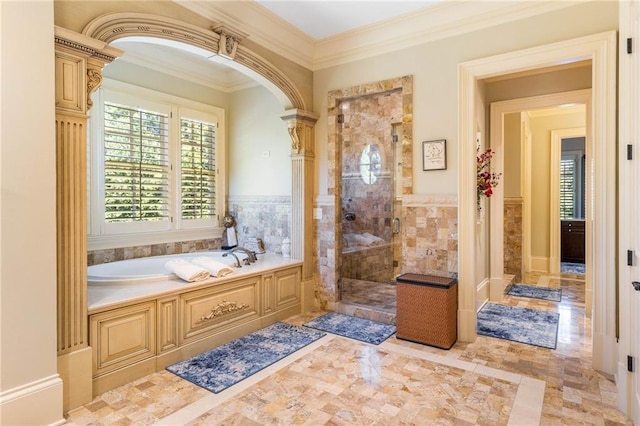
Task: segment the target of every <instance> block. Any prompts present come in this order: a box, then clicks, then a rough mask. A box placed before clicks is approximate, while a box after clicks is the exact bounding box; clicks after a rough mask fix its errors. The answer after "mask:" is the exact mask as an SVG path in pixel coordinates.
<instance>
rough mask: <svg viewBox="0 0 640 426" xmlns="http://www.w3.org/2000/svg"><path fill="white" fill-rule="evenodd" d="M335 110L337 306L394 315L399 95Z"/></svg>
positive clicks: (347, 101) (345, 103) (360, 100)
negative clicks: (338, 228) (338, 221)
mask: <svg viewBox="0 0 640 426" xmlns="http://www.w3.org/2000/svg"><path fill="white" fill-rule="evenodd" d="M339 107H340V114H339V116H338V122H339V125H338V142H339V144H338V146H339V147H340V151H341V163H342V167H341V183H342V198H341V200H340V201H341V206H340V209H341V231H342V235H341V240H342V241H341V247H342V250H341V261H342V262H341V263H342V268H341V272H342V273H341V281H340V290H341V301H342V302H344V303H355V304H360V305H366V306H369V307H373V308H376V309H382V310H389V311H395V285H394V283H393V280H394V278H395V276H396V275H397V274H398V272H399V264H398V263H399V262H398V259H400V230H401V226H402V224H401V221H400V214H399V210H400V205H399V203H396V192H397V186H398V185H397V182H400V177H399V176H398V173H399V171H401V158H402V152H401V144H400V143H399V141H398V139H399V134H400V133H401V124H400V122H401V118H402V112H403V111H402V95H401V92H400V91H399V90H395V91H389V92H382V93H376V94H373V95H369V96H361V97H355V98H351V99H343V100H342V101H341V103H340V105H339Z"/></svg>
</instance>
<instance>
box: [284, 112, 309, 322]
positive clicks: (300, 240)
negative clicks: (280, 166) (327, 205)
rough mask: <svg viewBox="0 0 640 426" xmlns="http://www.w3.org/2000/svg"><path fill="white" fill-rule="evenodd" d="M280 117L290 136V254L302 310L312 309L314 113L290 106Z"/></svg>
mask: <svg viewBox="0 0 640 426" xmlns="http://www.w3.org/2000/svg"><path fill="white" fill-rule="evenodd" d="M281 117H282V119H283V120H284V121H285V122H286V123H287V128H288V131H289V136H290V137H291V181H292V187H291V257H292V258H294V259H301V260H302V261H303V262H304V264H303V266H302V286H303V309H304V310H305V311H307V310H310V309H312V308H313V297H314V292H313V214H312V211H313V173H314V172H313V165H314V160H315V136H314V126H315V124H316V121H317V120H318V115H317V114H315V113H313V112H311V111H303V110H300V109H292V110H288V111H286V112H285V113H284V114H283V115H282V116H281Z"/></svg>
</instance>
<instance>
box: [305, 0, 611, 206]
mask: <svg viewBox="0 0 640 426" xmlns="http://www.w3.org/2000/svg"><path fill="white" fill-rule="evenodd" d="M617 13H618V7H617V4H616V3H615V2H585V3H581V4H579V5H576V6H574V7H569V8H565V9H562V10H559V11H555V12H552V13H548V14H544V15H540V16H537V17H533V18H529V19H525V20H522V21H517V22H513V23H508V24H503V25H499V26H496V27H494V28H490V29H485V30H481V31H476V32H473V33H470V34H465V35H461V36H456V37H451V38H445V39H442V40H437V41H433V42H430V43H426V44H423V45H419V46H416V47H411V48H408V49H404V50H399V51H396V52H392V53H389V54H385V55H381V56H377V57H373V58H368V59H364V60H359V61H356V62H352V63H349V64H345V65H339V66H335V67H330V68H326V69H322V70H319V71H316V72H315V73H314V95H313V96H314V110H315V111H316V112H317V113H319V114H321V117H320V119H319V121H318V125H317V126H316V143H317V159H316V164H317V168H316V170H317V179H316V191H317V193H318V194H320V195H324V194H326V193H327V176H326V172H327V151H326V143H327V127H328V126H326V125H323V123H326V116H327V93H328V92H329V91H331V90H335V89H341V88H344V87H351V86H355V85H359V84H363V83H366V82H371V81H378V80H384V79H389V78H393V77H398V76H402V75H407V74H412V75H413V76H414V109H413V120H414V123H413V126H414V131H413V134H414V153H420V152H421V143H422V141H425V140H430V139H439V138H445V139H447V141H448V144H447V149H448V159H447V170H446V171H445V172H439V173H437V174H434V172H423V171H422V166H421V164H420V155H414V162H413V170H414V193H416V194H455V193H457V185H458V170H457V168H458V159H457V155H458V145H459V141H458V140H457V132H458V128H457V118H458V116H457V114H458V113H457V107H458V102H457V99H458V98H457V97H458V86H457V75H458V69H457V66H458V64H459V63H460V62H463V61H468V60H472V59H477V58H482V57H486V56H490V55H494V54H499V53H503V52H509V51H513V50H517V49H523V48H527V47H532V46H537V45H541V44H545V43H551V42H555V41H560V40H566V39H571V38H575V37H579V36H584V35H588V34H594V33H599V32H603V31H608V30H612V29H617V27H618V16H617ZM576 17H580V18H579V19H576ZM550 28H553V31H550V30H549V29H550Z"/></svg>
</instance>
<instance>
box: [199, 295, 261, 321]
mask: <svg viewBox="0 0 640 426" xmlns="http://www.w3.org/2000/svg"><path fill="white" fill-rule="evenodd" d="M247 309H249V305H247V304H245V303H238V302H228V301H226V300H223V301H222V302H220V303H218V304H217V305H216V306H214V307H213V308H211V312H209V313H208V314H207V315H203V316H201V317H200V320H199V321H197V322H196V324H201V323H203V322H207V321H211V320H214V319H217V318H220V317H223V316H225V315H229V314H233V313H236V312H240V311H244V310H247Z"/></svg>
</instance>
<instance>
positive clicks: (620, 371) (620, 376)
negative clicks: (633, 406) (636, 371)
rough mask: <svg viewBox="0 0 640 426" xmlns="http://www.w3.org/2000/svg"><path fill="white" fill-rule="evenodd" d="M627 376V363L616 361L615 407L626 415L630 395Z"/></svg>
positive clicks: (628, 375) (628, 376)
mask: <svg viewBox="0 0 640 426" xmlns="http://www.w3.org/2000/svg"><path fill="white" fill-rule="evenodd" d="M629 378H630V374H629V372H628V371H627V364H626V363H622V362H619V361H618V368H617V371H616V375H615V383H616V389H617V391H618V392H617V407H618V410H620V411H622V412H623V413H624V414H626V415H627V416H628V415H629V403H630V396H631V386H630V383H629ZM631 403H632V402H631ZM636 424H637V423H636Z"/></svg>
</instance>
